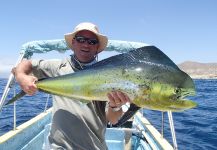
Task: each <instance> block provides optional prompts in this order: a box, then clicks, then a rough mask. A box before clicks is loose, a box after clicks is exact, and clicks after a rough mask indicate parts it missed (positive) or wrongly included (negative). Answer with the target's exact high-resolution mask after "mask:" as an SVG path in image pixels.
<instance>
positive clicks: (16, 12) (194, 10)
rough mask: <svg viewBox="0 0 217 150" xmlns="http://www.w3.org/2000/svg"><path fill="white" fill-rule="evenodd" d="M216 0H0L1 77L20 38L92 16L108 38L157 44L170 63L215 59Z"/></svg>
mask: <svg viewBox="0 0 217 150" xmlns="http://www.w3.org/2000/svg"><path fill="white" fill-rule="evenodd" d="M216 7H217V1H216V0H158V1H157V0H156V1H154V0H109V1H103V0H91V1H88V0H83V1H81V0H77V1H75V0H35V1H33V0H32V1H30V0H19V1H15V0H13V1H12V0H2V1H1V3H0V24H1V26H0V43H1V46H0V77H5V76H7V74H8V73H9V72H10V69H11V67H12V66H13V65H14V64H15V63H16V61H17V59H18V55H19V50H20V48H21V46H22V44H24V43H26V42H29V41H35V40H51V39H63V38H64V36H63V35H64V34H65V33H69V32H72V31H73V29H74V27H75V26H76V25H77V24H79V23H80V22H87V21H88V22H93V23H95V24H97V25H98V27H99V28H100V31H101V32H102V33H103V34H105V35H107V36H108V38H109V39H110V40H124V41H136V42H144V43H148V44H151V45H155V46H157V47H158V48H159V49H161V50H162V51H163V52H164V53H165V54H166V55H167V56H169V57H170V58H171V59H172V60H173V61H174V62H175V63H177V64H178V63H182V62H184V61H196V62H202V63H211V62H217V9H216Z"/></svg>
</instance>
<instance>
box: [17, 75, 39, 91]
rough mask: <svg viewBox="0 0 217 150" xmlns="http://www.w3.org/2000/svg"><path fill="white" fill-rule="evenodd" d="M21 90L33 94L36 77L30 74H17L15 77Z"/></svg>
mask: <svg viewBox="0 0 217 150" xmlns="http://www.w3.org/2000/svg"><path fill="white" fill-rule="evenodd" d="M16 80H17V82H18V83H19V85H20V87H21V88H22V90H23V91H24V92H25V93H27V94H28V95H34V94H35V93H36V92H37V86H36V84H35V82H36V81H38V79H37V78H36V77H34V76H32V75H19V76H17V77H16Z"/></svg>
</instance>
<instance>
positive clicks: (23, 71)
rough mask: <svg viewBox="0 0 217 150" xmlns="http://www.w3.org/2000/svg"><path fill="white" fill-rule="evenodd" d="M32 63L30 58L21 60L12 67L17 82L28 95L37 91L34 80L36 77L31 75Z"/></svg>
mask: <svg viewBox="0 0 217 150" xmlns="http://www.w3.org/2000/svg"><path fill="white" fill-rule="evenodd" d="M31 72H32V63H31V61H30V60H22V61H21V62H20V63H19V64H18V65H17V67H16V68H13V70H12V73H13V74H14V76H15V78H16V80H17V82H18V83H19V85H20V87H21V88H22V90H23V91H24V92H26V93H27V94H28V95H33V94H34V93H35V92H36V91H37V87H36V85H35V81H37V80H38V79H37V78H36V77H34V76H32V75H31Z"/></svg>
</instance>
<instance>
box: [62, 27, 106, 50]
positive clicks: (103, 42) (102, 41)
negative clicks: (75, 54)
mask: <svg viewBox="0 0 217 150" xmlns="http://www.w3.org/2000/svg"><path fill="white" fill-rule="evenodd" d="M80 31H82V30H79V31H76V32H72V33H67V34H65V35H64V36H65V40H66V43H67V45H68V47H69V48H70V49H73V48H72V40H73V38H74V37H75V35H76V34H77V33H78V32H80ZM88 31H91V30H88ZM91 32H93V31H91ZM93 33H94V34H95V35H96V36H97V39H98V40H99V48H98V50H97V52H98V53H100V52H101V51H103V50H104V49H105V48H106V46H107V43H108V38H107V37H106V36H104V35H102V34H99V33H95V32H93Z"/></svg>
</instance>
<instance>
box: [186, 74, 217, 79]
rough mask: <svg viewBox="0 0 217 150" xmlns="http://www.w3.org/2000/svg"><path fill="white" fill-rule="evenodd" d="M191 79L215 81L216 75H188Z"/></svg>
mask: <svg viewBox="0 0 217 150" xmlns="http://www.w3.org/2000/svg"><path fill="white" fill-rule="evenodd" d="M190 77H191V78H192V79H217V76H216V75H190Z"/></svg>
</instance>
